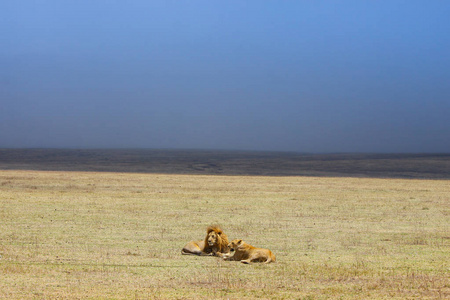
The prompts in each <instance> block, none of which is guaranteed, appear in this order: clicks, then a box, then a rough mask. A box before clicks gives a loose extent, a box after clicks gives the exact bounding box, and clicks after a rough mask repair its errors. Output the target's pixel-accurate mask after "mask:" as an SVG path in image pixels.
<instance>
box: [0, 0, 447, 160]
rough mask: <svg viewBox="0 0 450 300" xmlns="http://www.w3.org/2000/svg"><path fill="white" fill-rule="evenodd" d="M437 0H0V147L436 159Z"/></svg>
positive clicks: (439, 102) (439, 148)
mask: <svg viewBox="0 0 450 300" xmlns="http://www.w3.org/2000/svg"><path fill="white" fill-rule="evenodd" d="M448 16H450V2H449V1H398V0H393V1H300V0H297V1H140V0H136V1H61V0H59V1H46V0H43V1H27V0H25V1H9V0H6V1H2V2H1V3H0V28H1V29H0V33H1V34H0V45H1V46H0V101H1V107H0V148H16V147H52V148H55V147H56V148H182V149H185V148H194V149H195V148H199V149H235V150H262V151H265V150H269V151H296V152H430V153H433V152H449V150H450V117H449V115H450V18H449V17H448Z"/></svg>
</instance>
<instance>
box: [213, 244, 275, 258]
mask: <svg viewBox="0 0 450 300" xmlns="http://www.w3.org/2000/svg"><path fill="white" fill-rule="evenodd" d="M228 248H229V249H230V251H234V254H233V255H232V254H231V253H229V254H220V255H219V256H220V257H222V258H223V259H224V260H234V261H241V263H244V264H249V263H251V262H263V263H266V264H268V263H270V262H272V261H273V262H275V261H276V259H275V255H273V253H272V251H270V250H269V249H263V248H256V247H253V246H252V245H249V244H247V243H246V242H244V241H243V240H233V241H232V242H231V243H229V244H228Z"/></svg>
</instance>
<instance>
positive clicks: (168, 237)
mask: <svg viewBox="0 0 450 300" xmlns="http://www.w3.org/2000/svg"><path fill="white" fill-rule="evenodd" d="M449 203H450V187H449V181H448V180H418V179H374V178H372V179H365V178H345V177H339V178H337V177H336V178H333V177H327V178H320V177H295V176H291V177H264V176H255V177H252V176H245V177H241V176H219V175H216V176H203V175H170V174H135V173H96V172H62V171H12V170H10V171H0V256H1V257H0V276H1V280H0V297H2V298H8V299H26V298H37V299H48V298H70V299H76V298H94V299H103V298H114V299H116V298H117V299H121V298H126V299H213V298H216V299H217V298H219V299H220V298H223V299H245V298H248V299H253V298H255V299H256V298H260V299H302V298H304V299H330V298H332V299H334V298H337V299H339V298H342V299H369V298H370V299H379V298H398V299H408V298H409V299H417V298H421V299H426V298H433V299H436V298H443V299H445V298H447V299H448V298H450V263H449V257H450V232H449V228H450V206H449ZM210 224H220V225H222V227H223V229H224V230H225V232H226V233H227V235H228V236H229V238H230V239H234V238H242V239H244V240H245V241H247V242H248V243H250V244H252V245H254V246H258V247H264V248H269V249H271V250H272V251H273V252H274V254H275V255H276V257H277V262H276V263H273V264H269V265H260V264H253V265H244V264H241V263H239V262H224V261H221V260H219V259H217V258H214V257H195V256H183V255H181V254H180V250H181V248H182V247H183V246H184V244H185V243H186V242H187V241H189V240H191V239H202V238H203V236H204V234H205V230H206V227H207V226H208V225H210Z"/></svg>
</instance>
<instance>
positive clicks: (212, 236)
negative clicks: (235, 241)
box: [205, 226, 228, 252]
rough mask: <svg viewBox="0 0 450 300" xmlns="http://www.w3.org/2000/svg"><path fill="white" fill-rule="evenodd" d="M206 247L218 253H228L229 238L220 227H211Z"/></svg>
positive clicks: (206, 238)
mask: <svg viewBox="0 0 450 300" xmlns="http://www.w3.org/2000/svg"><path fill="white" fill-rule="evenodd" d="M206 245H208V247H209V248H211V249H212V250H215V251H218V252H228V237H227V235H226V234H225V233H224V232H223V231H222V229H221V228H220V227H219V226H209V227H208V229H207V230H206V237H205V246H206Z"/></svg>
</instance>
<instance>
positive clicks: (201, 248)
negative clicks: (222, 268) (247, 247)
mask: <svg viewBox="0 0 450 300" xmlns="http://www.w3.org/2000/svg"><path fill="white" fill-rule="evenodd" d="M228 252H229V250H228V237H227V235H226V234H225V233H224V232H223V231H222V229H221V228H220V227H218V226H209V227H208V229H207V230H206V237H205V239H204V240H201V241H190V242H189V243H187V244H186V246H184V247H183V249H182V250H181V254H191V255H211V256H220V254H219V253H221V254H222V253H228Z"/></svg>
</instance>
